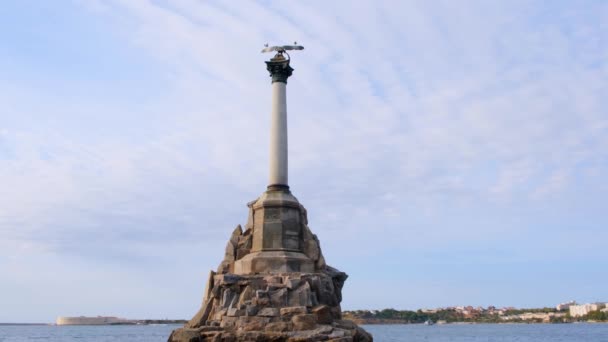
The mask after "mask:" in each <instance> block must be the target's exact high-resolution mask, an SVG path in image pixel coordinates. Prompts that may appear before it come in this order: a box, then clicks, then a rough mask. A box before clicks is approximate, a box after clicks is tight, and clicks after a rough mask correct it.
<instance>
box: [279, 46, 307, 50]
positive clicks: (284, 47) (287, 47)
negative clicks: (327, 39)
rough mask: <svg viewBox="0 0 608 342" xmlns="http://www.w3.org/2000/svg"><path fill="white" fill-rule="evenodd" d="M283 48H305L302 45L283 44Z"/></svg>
mask: <svg viewBox="0 0 608 342" xmlns="http://www.w3.org/2000/svg"><path fill="white" fill-rule="evenodd" d="M281 47H282V48H283V50H304V47H303V46H302V45H283V46H281Z"/></svg>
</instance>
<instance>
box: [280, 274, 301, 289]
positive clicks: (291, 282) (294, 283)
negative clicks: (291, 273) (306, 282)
mask: <svg viewBox="0 0 608 342" xmlns="http://www.w3.org/2000/svg"><path fill="white" fill-rule="evenodd" d="M284 284H285V287H286V288H288V289H290V290H293V289H295V288H297V287H298V286H300V284H302V279H300V278H290V277H288V278H287V279H285V281H284Z"/></svg>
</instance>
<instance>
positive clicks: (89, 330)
mask: <svg viewBox="0 0 608 342" xmlns="http://www.w3.org/2000/svg"><path fill="white" fill-rule="evenodd" d="M176 327H179V326H177V325H146V326H139V325H128V326H62V327H57V326H0V342H17V341H18V342H21V341H39V342H76V341H78V342H83V341H91V342H115V341H134V342H138V341H142V342H143V341H145V342H155V341H158V342H164V341H166V340H167V337H168V336H169V333H170V332H171V330H173V329H175V328H176ZM365 329H367V330H368V331H369V332H371V333H372V334H373V335H374V341H377V342H388V341H404V342H422V341H426V342H428V341H436V342H446V341H450V342H464V341H467V342H468V341H471V342H494V341H496V342H539V341H540V342H543V341H552V342H562V341H563V342H566V341H568V342H591V341H593V342H608V324H585V323H581V324H473V325H453V324H448V325H433V326H425V325H368V326H365Z"/></svg>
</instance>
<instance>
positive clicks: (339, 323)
mask: <svg viewBox="0 0 608 342" xmlns="http://www.w3.org/2000/svg"><path fill="white" fill-rule="evenodd" d="M332 325H333V326H334V327H336V328H340V329H343V330H354V329H357V324H355V322H353V321H351V320H348V319H342V320H336V321H334V322H333V323H332Z"/></svg>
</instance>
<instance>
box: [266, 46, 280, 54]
mask: <svg viewBox="0 0 608 342" xmlns="http://www.w3.org/2000/svg"><path fill="white" fill-rule="evenodd" d="M281 48H282V46H267V47H265V48H263V49H262V53H264V52H272V51H279V50H280V49H281Z"/></svg>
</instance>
